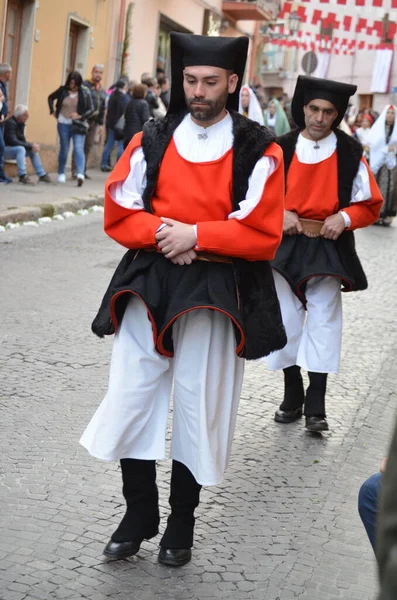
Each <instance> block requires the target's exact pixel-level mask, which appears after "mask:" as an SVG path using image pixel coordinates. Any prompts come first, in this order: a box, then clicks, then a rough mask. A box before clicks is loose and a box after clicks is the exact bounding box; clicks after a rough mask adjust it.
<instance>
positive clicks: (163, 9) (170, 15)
mask: <svg viewBox="0 0 397 600" xmlns="http://www.w3.org/2000/svg"><path fill="white" fill-rule="evenodd" d="M206 8H211V9H212V10H214V11H215V12H217V13H218V14H221V13H222V0H211V2H204V1H201V0H135V2H134V11H133V15H132V27H131V47H130V50H129V54H130V57H129V64H128V73H129V76H130V78H131V79H134V80H139V79H140V77H141V74H142V73H144V72H148V73H155V71H156V63H157V50H158V39H159V32H160V20H161V16H164V17H165V18H167V19H170V20H171V21H173V22H175V23H176V24H177V25H179V26H180V27H181V28H183V29H185V30H186V32H190V33H196V34H202V33H203V24H204V14H205V9H206ZM252 32H253V23H252V22H244V21H240V22H239V23H238V28H237V29H236V28H235V27H233V26H229V27H228V28H227V30H225V31H223V33H222V35H230V36H233V37H234V36H236V35H243V34H245V33H247V34H248V35H250V34H251V33H252Z"/></svg>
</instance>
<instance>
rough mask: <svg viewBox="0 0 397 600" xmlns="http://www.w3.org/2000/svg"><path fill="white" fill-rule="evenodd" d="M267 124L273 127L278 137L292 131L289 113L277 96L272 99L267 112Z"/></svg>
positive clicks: (270, 127)
mask: <svg viewBox="0 0 397 600" xmlns="http://www.w3.org/2000/svg"><path fill="white" fill-rule="evenodd" d="M265 125H266V126H267V127H269V129H272V130H273V131H274V132H275V134H276V135H277V137H278V136H280V135H284V133H288V132H289V131H291V127H290V125H289V123H288V119H287V115H286V114H285V111H284V109H283V107H282V106H281V104H280V102H279V101H278V100H276V99H275V98H272V100H270V102H269V105H268V108H267V110H266V112H265Z"/></svg>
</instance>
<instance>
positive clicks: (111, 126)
mask: <svg viewBox="0 0 397 600" xmlns="http://www.w3.org/2000/svg"><path fill="white" fill-rule="evenodd" d="M128 100H129V96H128V95H127V84H126V81H125V79H119V80H118V81H117V82H116V84H115V90H114V92H113V93H112V94H111V96H110V98H109V102H108V107H107V114H106V144H105V147H104V149H103V154H102V158H101V171H104V172H110V171H112V167H111V166H109V163H108V161H109V159H110V155H111V153H112V150H113V147H114V145H115V144H117V160H119V158H120V156H121V155H122V154H123V151H124V144H123V139H122V138H121V139H118V135H116V129H117V125H118V122H119V120H120V119H121V118H122V117H123V116H124V112H125V109H126V105H127V102H128Z"/></svg>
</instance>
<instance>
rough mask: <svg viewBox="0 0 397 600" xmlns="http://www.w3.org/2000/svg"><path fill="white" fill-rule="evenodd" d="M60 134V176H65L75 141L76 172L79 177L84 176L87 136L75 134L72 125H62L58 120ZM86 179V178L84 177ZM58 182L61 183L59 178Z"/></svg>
mask: <svg viewBox="0 0 397 600" xmlns="http://www.w3.org/2000/svg"><path fill="white" fill-rule="evenodd" d="M58 134H59V143H60V150H59V156H58V172H59V174H65V169H66V161H67V158H68V152H69V147H70V142H71V140H73V150H74V159H75V161H76V172H77V174H78V176H79V175H80V174H83V175H84V170H85V155H84V142H85V135H82V134H80V133H73V131H72V124H71V123H70V124H69V123H61V122H60V121H59V120H58ZM83 179H84V177H83ZM58 181H59V182H60V183H63V181H60V179H59V177H58Z"/></svg>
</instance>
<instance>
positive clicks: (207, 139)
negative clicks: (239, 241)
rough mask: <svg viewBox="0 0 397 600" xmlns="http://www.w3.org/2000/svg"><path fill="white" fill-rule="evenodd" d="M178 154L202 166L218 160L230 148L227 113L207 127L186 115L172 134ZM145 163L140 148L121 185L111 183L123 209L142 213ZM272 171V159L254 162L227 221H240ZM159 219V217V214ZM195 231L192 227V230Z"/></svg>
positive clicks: (133, 155)
mask: <svg viewBox="0 0 397 600" xmlns="http://www.w3.org/2000/svg"><path fill="white" fill-rule="evenodd" d="M174 142H175V145H176V148H177V151H178V153H179V154H180V155H181V156H182V158H184V159H185V160H188V161H190V162H196V163H203V162H211V161H214V160H218V159H219V158H221V157H222V156H224V155H225V154H226V152H228V151H229V150H230V149H231V148H232V146H233V121H232V118H231V116H230V115H229V113H227V114H226V116H225V117H224V118H223V119H222V120H221V121H218V123H215V125H211V127H207V128H204V127H200V126H199V125H197V124H196V123H194V122H193V121H192V118H191V116H190V114H187V115H186V117H185V118H184V119H183V121H182V123H181V124H180V125H179V126H178V127H177V129H176V130H175V132H174ZM146 168H147V165H146V160H145V157H144V154H143V150H142V148H137V150H135V152H134V153H133V154H132V156H131V160H130V172H129V175H128V177H127V179H126V180H125V181H124V182H119V183H117V184H113V186H111V188H110V194H111V196H112V198H113V200H114V201H115V202H117V203H118V204H120V205H121V206H123V207H124V208H130V209H135V210H143V208H144V206H143V200H142V194H143V191H144V189H145V187H146ZM275 168H276V160H275V159H274V158H272V157H268V156H263V157H262V158H261V159H259V161H258V162H257V163H256V165H255V167H254V170H253V171H252V174H251V177H250V178H249V180H248V190H247V194H246V197H245V199H244V200H243V201H242V202H240V203H239V209H238V210H236V211H234V212H232V213H230V214H229V215H228V218H229V219H244V218H246V217H247V216H248V215H249V214H250V213H251V212H252V211H253V210H254V208H255V207H256V206H257V204H258V203H259V201H260V199H261V198H262V195H263V190H264V188H265V184H266V181H267V179H268V177H270V175H271V174H272V173H273V171H274V170H275ZM159 216H161V215H159ZM195 229H196V228H195Z"/></svg>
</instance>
